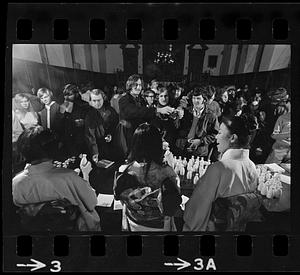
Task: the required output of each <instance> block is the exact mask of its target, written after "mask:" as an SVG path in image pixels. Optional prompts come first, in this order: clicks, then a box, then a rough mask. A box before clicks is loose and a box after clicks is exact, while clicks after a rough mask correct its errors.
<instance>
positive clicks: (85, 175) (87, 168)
mask: <svg viewBox="0 0 300 275" xmlns="http://www.w3.org/2000/svg"><path fill="white" fill-rule="evenodd" d="M80 169H81V171H82V175H83V178H84V179H85V180H86V181H88V180H89V174H90V172H91V171H92V164H91V162H90V161H88V162H87V164H86V165H84V166H83V165H80Z"/></svg>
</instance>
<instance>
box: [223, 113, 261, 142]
mask: <svg viewBox="0 0 300 275" xmlns="http://www.w3.org/2000/svg"><path fill="white" fill-rule="evenodd" d="M222 123H224V124H225V125H226V127H227V128H228V130H229V131H230V133H231V134H235V135H237V143H236V146H237V147H238V148H249V147H250V141H251V139H252V136H253V135H254V134H255V131H256V129H257V125H258V124H257V119H256V118H255V116H253V115H251V114H242V115H241V116H231V117H228V116H227V117H226V116H225V117H223V118H222Z"/></svg>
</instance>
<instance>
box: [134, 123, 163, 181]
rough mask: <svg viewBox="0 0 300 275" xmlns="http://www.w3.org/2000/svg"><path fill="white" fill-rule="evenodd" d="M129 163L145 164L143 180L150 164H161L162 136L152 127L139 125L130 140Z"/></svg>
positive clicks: (147, 124)
mask: <svg viewBox="0 0 300 275" xmlns="http://www.w3.org/2000/svg"><path fill="white" fill-rule="evenodd" d="M129 161H137V162H146V163H147V167H146V168H147V170H146V174H145V178H146V176H147V174H148V171H149V169H150V165H151V163H152V162H155V163H156V164H158V165H162V164H163V146H162V136H161V134H160V132H159V130H158V128H156V127H155V126H154V125H151V124H149V123H143V124H141V125H140V126H139V127H138V128H137V129H136V130H135V132H134V134H133V138H132V146H131V152H130V154H129Z"/></svg>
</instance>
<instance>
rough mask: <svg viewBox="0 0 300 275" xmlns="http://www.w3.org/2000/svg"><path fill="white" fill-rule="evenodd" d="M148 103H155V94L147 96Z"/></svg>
mask: <svg viewBox="0 0 300 275" xmlns="http://www.w3.org/2000/svg"><path fill="white" fill-rule="evenodd" d="M145 98H146V101H147V103H148V104H149V105H152V104H153V102H154V93H149V94H148V95H146V96H145Z"/></svg>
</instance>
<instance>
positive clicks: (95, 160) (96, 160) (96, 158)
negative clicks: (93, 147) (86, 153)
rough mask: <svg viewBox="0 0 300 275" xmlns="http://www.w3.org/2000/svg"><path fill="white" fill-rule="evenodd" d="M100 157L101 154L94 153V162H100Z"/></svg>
mask: <svg viewBox="0 0 300 275" xmlns="http://www.w3.org/2000/svg"><path fill="white" fill-rule="evenodd" d="M98 157H99V155H98V154H96V155H93V157H92V159H93V162H95V163H97V162H98Z"/></svg>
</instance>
